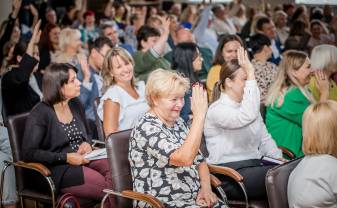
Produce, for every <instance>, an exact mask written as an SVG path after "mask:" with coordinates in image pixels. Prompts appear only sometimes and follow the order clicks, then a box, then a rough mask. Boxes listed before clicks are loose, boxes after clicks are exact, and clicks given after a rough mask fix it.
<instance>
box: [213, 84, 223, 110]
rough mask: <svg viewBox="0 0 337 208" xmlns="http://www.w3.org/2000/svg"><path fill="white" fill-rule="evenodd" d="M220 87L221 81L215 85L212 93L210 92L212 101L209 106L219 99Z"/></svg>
mask: <svg viewBox="0 0 337 208" xmlns="http://www.w3.org/2000/svg"><path fill="white" fill-rule="evenodd" d="M221 86H222V81H221V80H219V81H217V82H216V83H215V85H214V88H213V91H212V101H211V104H212V103H214V102H215V101H217V100H218V99H219V98H220V95H221V88H222V87H221Z"/></svg>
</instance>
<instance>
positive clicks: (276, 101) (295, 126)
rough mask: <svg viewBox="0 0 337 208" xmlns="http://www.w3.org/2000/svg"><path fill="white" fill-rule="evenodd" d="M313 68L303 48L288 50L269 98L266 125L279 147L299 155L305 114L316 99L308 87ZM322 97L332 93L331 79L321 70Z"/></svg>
mask: <svg viewBox="0 0 337 208" xmlns="http://www.w3.org/2000/svg"><path fill="white" fill-rule="evenodd" d="M310 75H311V67H310V60H309V58H308V56H307V55H306V54H305V53H304V52H301V51H295V50H289V51H287V52H285V53H284V54H283V59H282V61H281V62H280V65H279V71H278V73H277V75H276V78H275V81H274V83H273V84H272V86H271V87H270V89H269V91H268V95H267V98H266V103H265V104H266V106H267V114H266V126H267V129H268V132H269V133H270V134H271V135H272V137H273V139H274V140H275V141H276V143H277V145H278V146H282V147H286V148H287V149H289V150H291V151H292V152H293V153H294V154H295V156H296V157H301V156H303V151H302V115H303V112H304V111H305V109H306V108H307V107H308V106H309V105H310V103H311V102H313V98H312V95H311V94H310V93H309V92H308V90H307V89H306V85H307V84H308V83H309V81H310ZM316 79H317V83H318V86H319V87H318V88H319V91H320V94H321V97H320V100H321V101H324V100H326V99H327V98H328V95H329V92H328V91H329V81H328V80H327V79H326V75H325V74H324V73H322V72H321V71H317V72H316Z"/></svg>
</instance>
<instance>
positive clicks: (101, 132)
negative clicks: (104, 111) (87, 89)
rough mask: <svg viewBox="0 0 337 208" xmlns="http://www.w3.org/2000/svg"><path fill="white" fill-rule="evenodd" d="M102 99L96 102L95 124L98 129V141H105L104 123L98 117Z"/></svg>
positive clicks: (97, 99)
mask: <svg viewBox="0 0 337 208" xmlns="http://www.w3.org/2000/svg"><path fill="white" fill-rule="evenodd" d="M99 101H100V97H98V98H96V99H95V101H94V114H95V122H96V128H97V134H98V139H99V140H100V141H105V135H104V129H103V122H102V121H101V119H100V118H99V117H98V113H97V109H98V105H99Z"/></svg>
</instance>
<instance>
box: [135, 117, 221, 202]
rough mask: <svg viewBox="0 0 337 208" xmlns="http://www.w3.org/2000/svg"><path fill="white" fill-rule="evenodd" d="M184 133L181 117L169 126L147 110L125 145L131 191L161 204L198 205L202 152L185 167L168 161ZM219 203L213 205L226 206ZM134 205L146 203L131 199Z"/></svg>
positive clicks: (185, 129) (183, 137)
mask: <svg viewBox="0 0 337 208" xmlns="http://www.w3.org/2000/svg"><path fill="white" fill-rule="evenodd" d="M187 134H188V128H187V127H186V125H185V123H184V121H183V120H182V119H181V118H179V119H178V120H177V121H176V123H175V124H174V126H173V127H171V128H169V127H166V125H165V124H164V123H163V122H161V120H160V119H159V118H157V117H155V116H153V115H152V114H150V113H146V114H145V115H144V116H143V117H142V118H141V119H140V121H139V123H138V124H137V125H136V126H135V127H134V129H133V131H132V133H131V139H130V146H129V161H130V165H131V173H132V180H133V189H134V191H137V192H141V193H146V194H151V195H153V196H155V197H156V198H157V199H159V200H160V201H162V202H163V203H164V205H165V207H186V208H187V207H188V208H197V207H199V206H198V205H196V198H197V195H198V192H199V189H200V182H199V180H200V178H199V173H198V169H197V167H198V165H199V164H200V163H201V162H203V161H204V157H203V156H202V154H201V153H200V152H199V154H198V155H197V156H196V158H195V159H194V162H193V164H192V165H191V166H188V167H177V166H173V165H170V164H169V157H170V155H171V154H172V153H173V152H174V151H175V150H176V149H178V148H179V147H180V146H181V145H182V144H183V143H184V139H185V138H186V136H187ZM220 203H221V204H220ZM220 203H219V204H218V205H217V206H216V207H226V206H225V205H223V204H222V202H220ZM134 207H137V208H138V207H150V206H149V205H147V204H145V202H141V201H135V202H134Z"/></svg>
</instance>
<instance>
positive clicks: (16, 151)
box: [7, 113, 29, 162]
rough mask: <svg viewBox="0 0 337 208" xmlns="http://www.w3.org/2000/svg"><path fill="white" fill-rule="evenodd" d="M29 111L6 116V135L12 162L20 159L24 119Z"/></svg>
mask: <svg viewBox="0 0 337 208" xmlns="http://www.w3.org/2000/svg"><path fill="white" fill-rule="evenodd" d="M28 115H29V113H23V114H19V115H15V116H10V117H9V118H8V126H7V129H8V135H9V142H10V145H11V148H12V154H13V162H17V161H20V160H22V155H21V144H22V140H23V134H24V132H25V126H26V120H27V118H28Z"/></svg>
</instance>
